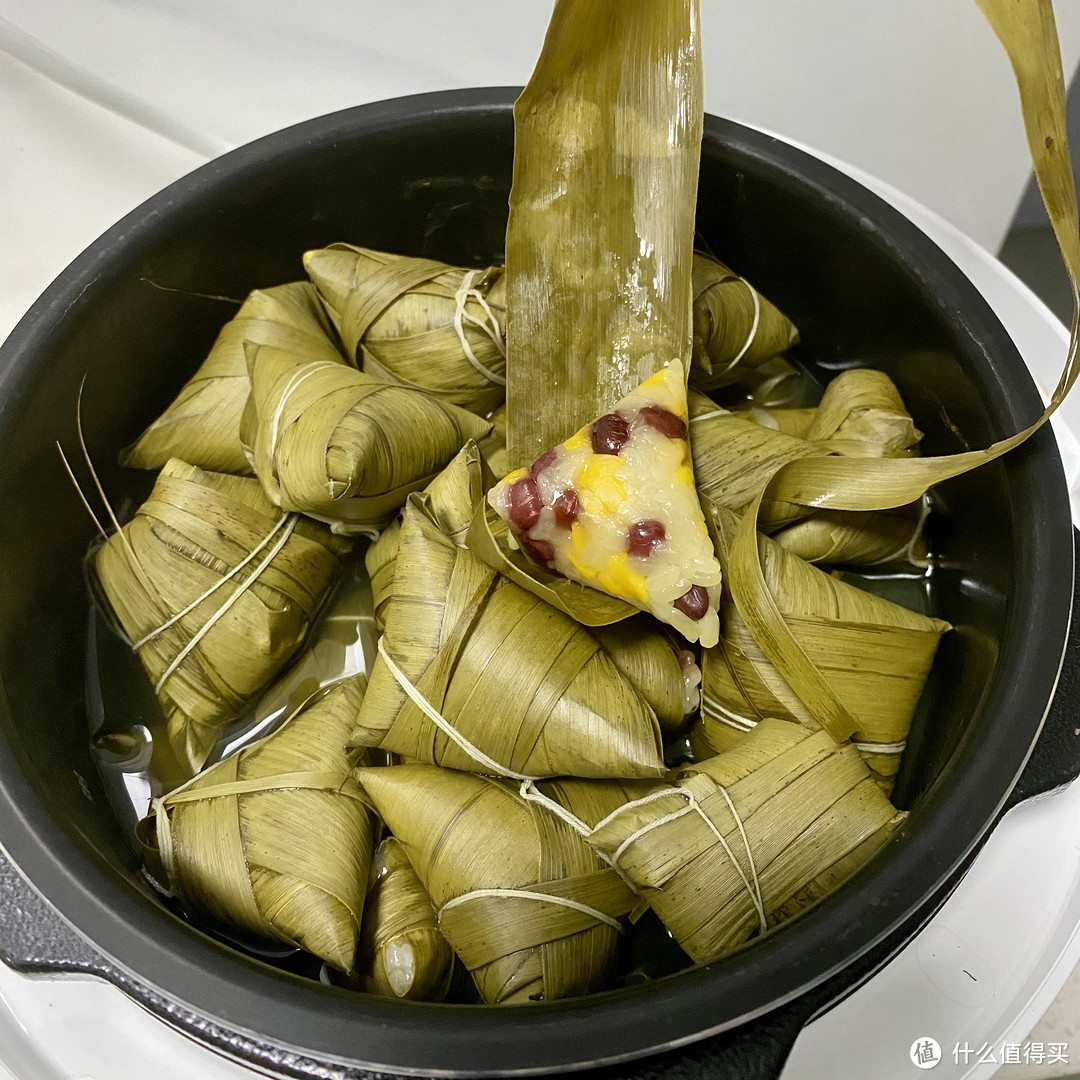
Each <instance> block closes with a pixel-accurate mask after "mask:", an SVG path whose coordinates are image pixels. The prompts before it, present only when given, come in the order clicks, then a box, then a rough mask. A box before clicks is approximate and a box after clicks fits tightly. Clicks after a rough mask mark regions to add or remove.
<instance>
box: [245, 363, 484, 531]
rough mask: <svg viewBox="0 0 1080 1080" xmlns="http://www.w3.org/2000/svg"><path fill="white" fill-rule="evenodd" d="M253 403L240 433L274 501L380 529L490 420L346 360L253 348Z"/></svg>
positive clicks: (335, 521) (344, 524)
mask: <svg viewBox="0 0 1080 1080" xmlns="http://www.w3.org/2000/svg"><path fill="white" fill-rule="evenodd" d="M247 352H248V366H249V369H250V372H251V402H250V404H249V406H248V410H247V412H246V413H245V417H244V423H243V425H242V428H241V436H242V438H243V440H244V444H245V446H247V447H249V449H250V450H251V451H252V456H253V459H254V462H255V472H256V475H257V476H258V477H259V480H260V481H261V483H262V485H263V487H264V488H265V490H266V493H267V495H268V496H269V497H270V499H271V501H272V502H273V503H274V504H275V505H276V506H280V507H281V508H282V509H283V510H297V511H300V512H301V513H304V514H307V515H309V516H311V517H314V518H317V519H318V520H320V521H326V522H328V523H329V524H330V525H331V526H332V527H333V529H334V531H335V532H342V533H367V534H370V535H376V534H377V532H378V530H379V529H380V528H381V527H382V526H384V525H386V524H387V523H388V522H389V521H390V520H391V519H392V518H393V517H394V515H395V514H396V513H397V511H398V508H399V507H400V506H401V504H402V502H403V501H404V499H405V496H406V495H408V494H409V492H411V491H416V490H418V489H419V488H422V487H424V485H425V484H427V483H429V482H430V481H431V480H432V478H433V477H434V476H435V474H436V473H438V472H439V470H440V469H442V468H443V466H444V465H446V464H447V462H449V461H450V459H451V458H452V457H453V456H454V455H455V454H456V453H457V452H458V450H460V449H461V446H462V444H463V443H464V442H465V441H466V440H467V439H479V438H482V437H483V436H484V435H486V434H487V433H488V431H490V428H491V426H490V424H488V422H487V421H486V420H481V419H480V417H478V416H475V415H473V413H470V412H466V410H464V409H459V408H458V407H457V406H456V405H451V404H448V403H446V402H443V401H437V400H436V399H435V398H433V397H431V396H429V395H428V394H425V393H423V392H422V391H420V390H413V389H410V388H408V387H405V386H398V385H396V384H394V383H388V382H383V381H381V380H379V379H375V378H373V377H372V376H370V375H367V374H364V373H363V372H360V371H355V370H353V369H352V368H350V367H347V366H346V365H345V364H344V363H340V364H335V363H327V362H318V361H316V362H310V363H309V362H307V361H306V360H305V359H304V358H303V357H301V356H299V355H298V354H296V353H295V352H291V351H287V350H284V349H276V348H272V347H268V346H254V347H253V346H248V350H247Z"/></svg>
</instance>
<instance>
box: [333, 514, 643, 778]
mask: <svg viewBox="0 0 1080 1080" xmlns="http://www.w3.org/2000/svg"><path fill="white" fill-rule="evenodd" d="M350 742H351V745H353V746H355V747H365V746H378V747H381V748H382V749H384V750H391V751H393V752H394V753H398V754H402V755H404V756H406V757H407V758H409V759H412V760H418V761H427V762H434V763H436V764H440V765H446V766H449V767H451V768H455V769H468V770H472V771H476V772H488V773H495V774H501V775H510V776H518V775H520V776H560V775H564V774H571V775H579V776H622V777H635V776H659V775H661V774H662V773H663V762H662V760H661V744H660V729H659V726H658V724H657V720H656V716H655V714H654V713H653V711H652V709H651V708H650V707H649V705H648V704H647V703H646V702H645V701H644V700H643V699H642V697H641V696H640V695H639V694H638V692H637V691H636V690H635V689H634V688H633V686H632V685H631V683H630V682H629V681H628V680H627V679H626V677H625V676H623V675H622V674H621V673H620V672H619V670H618V668H617V667H616V666H615V665H614V664H613V663H612V661H611V659H610V658H609V657H608V655H607V654H606V653H605V652H604V650H603V649H602V648H601V647H600V644H599V642H598V641H597V640H596V639H595V638H594V637H593V636H592V635H591V634H589V633H588V631H586V630H585V629H584V627H582V626H580V625H578V624H577V623H576V622H574V620H573V619H571V618H569V617H568V616H567V615H564V614H563V613H562V612H560V611H558V610H557V609H555V608H553V607H551V606H550V605H549V604H545V603H544V602H543V601H542V600H539V599H537V598H536V597H535V596H533V595H532V594H531V593H528V592H526V591H525V590H523V589H521V588H519V587H518V586H516V585H515V584H514V583H513V582H512V581H509V580H508V579H507V578H504V577H502V576H501V575H500V574H498V573H496V572H495V571H494V570H492V569H491V568H490V567H488V566H486V565H485V564H484V563H482V562H480V561H479V560H478V559H477V558H476V557H475V556H473V555H472V554H471V553H470V552H469V551H467V550H465V549H462V548H459V547H456V546H455V545H454V543H453V541H452V540H450V539H449V538H448V537H447V536H445V535H444V534H443V532H442V531H441V530H440V528H439V526H438V524H437V523H436V522H435V521H434V520H432V518H431V516H429V512H428V510H427V509H426V503H425V502H424V497H422V496H417V495H414V496H412V497H411V498H410V500H409V502H408V504H407V505H406V507H405V516H404V521H403V524H402V528H401V537H400V547H399V551H398V556H397V566H396V570H395V574H394V584H393V598H392V600H391V601H390V605H389V607H388V609H387V616H386V633H385V634H384V635H383V638H382V640H381V642H380V644H379V655H378V656H377V657H376V660H375V663H374V665H373V667H372V669H371V685H370V687H369V690H368V693H367V695H366V696H365V698H364V703H363V705H362V706H361V708H360V714H359V717H358V718H357V725H356V729H355V730H354V732H353V735H352V738H351V740H350Z"/></svg>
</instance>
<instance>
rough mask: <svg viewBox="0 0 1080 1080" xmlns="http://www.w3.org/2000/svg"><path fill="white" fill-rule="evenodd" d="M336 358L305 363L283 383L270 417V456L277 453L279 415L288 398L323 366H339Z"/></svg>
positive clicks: (280, 415)
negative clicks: (283, 385)
mask: <svg viewBox="0 0 1080 1080" xmlns="http://www.w3.org/2000/svg"><path fill="white" fill-rule="evenodd" d="M341 366H342V365H341V364H339V363H338V362H337V361H336V360H314V361H312V362H311V363H310V364H305V365H304V366H303V367H302V368H300V369H299V370H298V371H294V372H293V373H292V375H291V376H289V381H288V382H287V383H286V384H285V389H284V390H282V392H281V397H280V398H278V403H277V408H276V409H275V410H274V415H273V416H272V417H271V418H270V457H271V458H273V457H274V456H275V455H276V454H277V444H278V436H279V428H280V427H281V417H282V415H283V414H284V412H285V406H286V405H287V404H288V401H289V398H290V397H292V395H293V394H295V393H296V391H297V390H298V389H299V388H300V384H301V383H303V382H305V381H306V380H308V379H309V378H311V376H312V375H315V374H316V373H318V372H319V371H322V370H323V369H324V368H337V367H341Z"/></svg>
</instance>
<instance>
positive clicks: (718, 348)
mask: <svg viewBox="0 0 1080 1080" xmlns="http://www.w3.org/2000/svg"><path fill="white" fill-rule="evenodd" d="M693 293H694V301H693V302H694V348H693V363H692V364H691V366H690V382H691V383H692V384H693V385H694V386H695V387H697V388H698V389H699V390H713V389H716V388H718V387H721V386H728V385H730V384H731V383H735V382H739V381H740V380H742V379H745V378H746V377H747V376H752V375H753V373H754V371H755V369H758V368H760V367H761V366H762V365H764V364H766V363H767V362H768V361H771V360H772V359H773V358H774V357H776V356H777V355H778V354H780V353H782V352H784V351H786V350H787V349H789V348H790V347H791V346H792V345H794V344H795V343H796V342H797V341H798V340H799V332H798V330H796V329H795V325H794V323H792V322H791V320H790V319H788V318H787V316H785V315H784V314H783V313H782V312H781V311H780V310H779V309H778V308H776V307H775V306H774V305H773V304H771V303H770V302H769V301H768V300H766V299H765V297H763V296H762V295H761V294H760V293H759V292H758V291H757V289H755V288H754V286H753V285H751V284H750V282H749V281H747V280H746V279H745V278H742V277H739V275H738V274H736V273H735V272H734V271H732V270H729V269H728V268H727V267H726V266H725V265H724V264H723V263H722V262H720V261H718V260H717V259H714V258H713V257H712V256H710V255H706V254H705V253H704V252H701V251H695V252H694V264H693ZM792 374H794V372H792Z"/></svg>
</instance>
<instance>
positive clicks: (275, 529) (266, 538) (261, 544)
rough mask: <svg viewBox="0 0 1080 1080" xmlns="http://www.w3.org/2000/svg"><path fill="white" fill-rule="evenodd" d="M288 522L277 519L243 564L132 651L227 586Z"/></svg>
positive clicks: (138, 642)
mask: <svg viewBox="0 0 1080 1080" xmlns="http://www.w3.org/2000/svg"><path fill="white" fill-rule="evenodd" d="M288 520H289V515H288V514H282V515H281V517H280V518H278V520H277V522H276V523H275V525H274V527H273V528H272V529H271V530H270V531H269V532H268V533H267V534H266V536H264V537H263V538H262V540H260V541H259V543H258V546H257V547H254V548H252V550H251V552H250V553H249V554H248V555H247V556H246V558H245V559H244V560H243V562H238V563H237V564H236V565H235V566H234V567H233V568H232V569H231V570H230V571H229V572H228V573H227V574H226V575H225V576H224V577H222V578H219V579H218V581H217V582H216V583H215V584H213V585H211V586H210V588H209V589H207V590H206V592H204V593H203V594H202V596H199V597H197V598H196V599H195V600H192V601H191V603H190V604H188V606H187V607H186V608H184V610H183V611H178V612H177V613H176V614H175V615H174V616H173V617H172V618H171V619H169V620H168V621H167V622H163V623H162V624H161V625H160V626H159V627H158V628H157V629H156V630H151V631H150V633H149V634H146V635H145V636H143V637H141V638H139V640H138V641H136V642H135V644H134V645H132V646H131V647H132V649H134V650H136V651H138V650H139V649H141V648H142V647H143V646H144V645H145V644H146V643H147V642H148V641H153V640H154V638H156V637H157V636H158V635H159V634H163V633H164V632H165V631H166V630H168V629H169V627H170V626H174V625H175V624H176V623H178V622H179V621H180V620H181V619H182V618H183V617H184V616H185V615H189V614H190V613H191V612H193V611H194V610H195V609H196V608H197V607H198V606H199V605H200V604H201V603H202V602H203V601H204V600H206V599H208V598H209V597H211V596H213V595H214V593H216V592H217V591H218V589H220V588H221V587H222V586H224V585H227V584H228V583H229V582H230V581H231V580H232V579H233V578H234V577H236V575H237V574H238V573H240V571H241V570H243V569H244V567H245V566H247V565H248V563H250V562H253V561H254V560H255V559H257V558H258V557H259V554H260V553H261V552H262V551H263V549H264V548H265V547H266V545H267V544H269V543H270V541H271V540H273V539H274V537H275V536H276V535H277V533H278V531H279V530H280V529H281V528H282V527H283V526H284V525H285V523H286V522H287V521H288Z"/></svg>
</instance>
